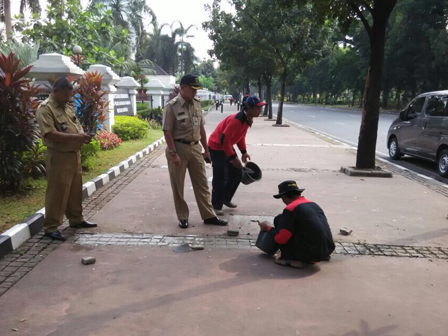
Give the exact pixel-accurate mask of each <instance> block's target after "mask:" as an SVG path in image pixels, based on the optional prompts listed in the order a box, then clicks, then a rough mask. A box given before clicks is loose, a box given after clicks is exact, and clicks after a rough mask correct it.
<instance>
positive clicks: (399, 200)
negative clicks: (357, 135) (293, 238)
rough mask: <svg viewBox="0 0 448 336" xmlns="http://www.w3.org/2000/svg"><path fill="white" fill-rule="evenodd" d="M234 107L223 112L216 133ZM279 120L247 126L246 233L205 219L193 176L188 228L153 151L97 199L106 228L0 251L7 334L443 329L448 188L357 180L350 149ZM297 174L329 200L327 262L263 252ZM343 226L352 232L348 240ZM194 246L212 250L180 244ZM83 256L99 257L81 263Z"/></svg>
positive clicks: (95, 209)
mask: <svg viewBox="0 0 448 336" xmlns="http://www.w3.org/2000/svg"><path fill="white" fill-rule="evenodd" d="M235 112H236V107H235V106H231V107H230V106H229V105H228V104H227V105H226V106H225V108H224V111H223V113H220V111H219V110H218V111H214V110H213V109H212V111H211V112H210V113H209V114H208V115H207V117H206V122H207V125H206V129H207V133H208V134H210V133H211V132H212V130H213V129H214V128H215V127H216V125H217V124H218V122H219V121H220V120H222V118H224V117H225V116H227V115H229V114H231V113H235ZM272 124H273V122H272V121H265V120H264V118H258V119H257V120H256V121H255V123H254V125H253V126H252V127H251V128H250V129H249V131H248V138H247V140H248V141H247V142H248V153H249V154H250V155H251V157H252V160H253V161H254V162H256V163H257V164H258V165H259V166H260V167H261V168H262V170H263V179H262V180H261V181H260V182H257V183H253V184H250V185H247V186H246V185H241V186H240V188H239V189H238V191H237V194H236V196H235V199H234V202H235V203H237V204H238V208H237V209H225V210H224V212H225V216H224V217H225V218H226V219H227V220H229V227H230V228H232V229H238V230H239V231H240V233H239V236H238V237H236V238H235V237H228V236H227V235H226V231H227V228H226V227H214V226H206V225H204V224H202V221H201V218H200V216H199V213H198V209H197V207H196V204H195V201H194V196H193V191H192V189H191V183H190V181H189V180H188V178H187V180H186V186H185V193H186V199H187V202H188V205H189V207H190V223H191V227H190V228H189V229H187V230H183V229H180V228H179V227H178V225H177V218H176V215H175V212H174V205H173V201H172V195H171V188H170V183H169V176H168V171H167V167H166V159H165V157H164V153H163V149H161V150H158V151H155V152H154V153H153V154H152V155H151V156H150V157H148V158H146V159H144V160H142V161H140V162H138V163H137V164H136V165H135V168H133V169H134V171H133V172H132V173H129V172H125V173H124V174H123V176H122V177H121V180H119V179H117V181H115V182H112V183H111V184H110V185H106V186H105V187H103V188H102V189H100V190H99V191H97V192H96V193H94V194H93V195H92V197H90V198H89V200H87V202H86V207H87V213H88V218H89V219H91V220H94V221H97V222H98V223H99V224H100V226H99V227H98V229H96V230H92V231H82V230H77V231H76V232H73V233H70V232H68V235H70V238H69V240H68V241H67V242H65V243H63V244H56V243H55V244H53V243H50V242H47V241H45V238H41V236H37V237H35V238H33V239H35V240H33V241H30V242H28V243H26V244H25V245H24V246H23V249H22V250H21V251H22V252H23V253H24V254H23V255H22V256H7V257H6V258H5V259H3V260H0V281H2V276H3V277H11V276H12V277H14V274H15V273H17V272H19V276H16V277H15V278H14V279H15V280H14V282H11V281H10V282H8V284H7V286H9V287H6V285H5V286H3V287H1V286H2V285H1V284H0V294H1V293H2V292H1V288H7V289H8V290H7V291H6V292H5V293H4V294H3V295H2V296H1V297H0V334H1V335H12V334H14V335H16V334H20V335H33V336H36V335H108V336H110V335H180V334H182V335H193V334H194V335H218V336H219V335H227V334H233V335H261V336H264V335H266V336H267V335H269V336H272V335H273V334H283V335H319V336H320V335H358V334H359V335H373V334H375V335H389V334H394V335H409V336H416V335H431V336H433V335H436V336H437V335H440V336H442V335H446V330H448V321H447V319H446V316H447V314H448V303H447V302H448V293H447V291H446V290H445V287H446V279H447V278H448V267H447V266H448V264H447V257H448V229H447V221H446V219H445V216H446V201H447V199H446V196H444V195H443V194H441V193H438V192H436V191H433V190H431V189H430V188H428V187H426V186H424V185H422V184H420V183H417V182H415V181H412V180H410V179H408V178H406V177H404V176H401V175H399V174H395V175H394V177H393V178H392V179H378V178H356V177H348V176H346V175H344V174H342V173H340V172H339V169H340V167H341V166H352V165H354V163H355V155H354V153H353V150H352V149H350V148H349V147H347V146H344V145H343V144H341V143H338V142H334V141H331V140H328V139H325V138H323V137H319V136H316V135H314V134H312V133H311V132H308V131H305V130H303V129H300V128H298V127H295V126H291V127H281V128H279V127H272ZM207 175H208V176H209V178H211V175H212V171H211V169H210V167H208V168H207ZM286 179H294V180H296V181H297V182H298V184H299V186H300V187H302V188H305V189H306V190H305V193H304V194H305V195H306V197H307V198H309V199H311V200H314V201H316V202H317V203H318V204H319V205H320V206H321V207H322V208H323V209H324V211H325V213H326V215H327V217H328V221H329V224H330V226H331V229H332V231H333V235H334V238H335V241H336V242H337V250H336V252H335V254H334V255H333V256H332V259H331V261H330V262H322V263H319V264H317V265H315V266H309V267H307V268H305V269H303V270H297V269H289V268H285V267H280V266H277V265H275V264H274V263H273V262H272V260H271V259H270V258H269V257H267V256H265V255H264V254H262V253H260V252H259V251H258V249H256V248H254V247H253V245H254V241H255V239H256V237H257V234H258V228H257V224H256V223H255V222H254V221H253V219H254V218H264V219H268V220H269V219H272V218H273V216H275V215H276V214H278V213H279V212H281V211H282V208H283V205H282V204H281V202H280V201H279V200H276V199H274V198H273V197H272V195H273V194H274V193H275V192H276V191H277V185H278V183H280V182H281V181H283V180H286ZM343 226H347V227H349V228H351V229H352V230H353V233H352V234H351V235H350V236H342V235H339V234H338V232H339V229H340V228H341V227H343ZM183 243H191V244H193V245H200V246H202V247H204V250H201V251H192V252H188V253H176V252H174V251H173V249H174V248H175V247H176V246H179V245H180V244H183ZM19 252H20V251H19ZM30 253H33V254H30ZM85 256H94V257H96V259H97V262H96V264H94V265H89V266H84V265H81V263H80V260H81V258H82V257H85ZM19 259H21V261H18V260H19ZM5 260H6V262H5ZM11 263H17V264H14V266H11ZM21 267H25V268H26V269H23V268H22V269H20V268H21ZM6 268H8V269H7V270H6V271H5V269H6ZM19 269H20V270H19ZM30 269H32V271H31V272H29V270H30ZM6 274H8V275H6ZM18 279H20V280H18ZM3 280H4V279H3ZM13 283H15V284H14V285H12V284H13ZM13 329H17V330H18V331H17V332H16V331H13Z"/></svg>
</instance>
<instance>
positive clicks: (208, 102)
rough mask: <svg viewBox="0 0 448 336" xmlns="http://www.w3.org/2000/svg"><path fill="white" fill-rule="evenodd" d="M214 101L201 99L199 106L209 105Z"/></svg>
mask: <svg viewBox="0 0 448 336" xmlns="http://www.w3.org/2000/svg"><path fill="white" fill-rule="evenodd" d="M214 104H215V102H214V101H213V100H201V107H202V108H205V107H209V106H210V105H214Z"/></svg>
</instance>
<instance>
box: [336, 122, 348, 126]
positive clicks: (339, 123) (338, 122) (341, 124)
mask: <svg viewBox="0 0 448 336" xmlns="http://www.w3.org/2000/svg"><path fill="white" fill-rule="evenodd" d="M334 123H335V124H339V125H343V126H345V125H346V124H344V123H341V122H337V121H335V122H334Z"/></svg>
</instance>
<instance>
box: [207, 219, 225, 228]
mask: <svg viewBox="0 0 448 336" xmlns="http://www.w3.org/2000/svg"><path fill="white" fill-rule="evenodd" d="M204 224H210V225H222V226H224V225H227V222H226V221H223V220H221V219H219V218H218V217H212V218H207V219H205V220H204Z"/></svg>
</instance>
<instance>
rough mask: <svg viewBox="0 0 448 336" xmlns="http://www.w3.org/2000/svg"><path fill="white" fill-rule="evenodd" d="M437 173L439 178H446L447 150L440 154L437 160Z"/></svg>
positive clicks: (447, 175)
mask: <svg viewBox="0 0 448 336" xmlns="http://www.w3.org/2000/svg"><path fill="white" fill-rule="evenodd" d="M437 171H438V172H439V175H440V176H443V177H448V149H444V150H443V151H442V152H440V154H439V158H438V160H437Z"/></svg>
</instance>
